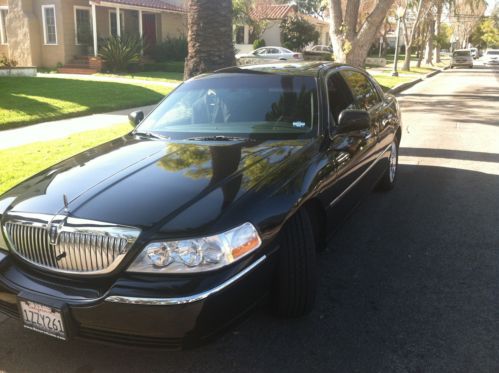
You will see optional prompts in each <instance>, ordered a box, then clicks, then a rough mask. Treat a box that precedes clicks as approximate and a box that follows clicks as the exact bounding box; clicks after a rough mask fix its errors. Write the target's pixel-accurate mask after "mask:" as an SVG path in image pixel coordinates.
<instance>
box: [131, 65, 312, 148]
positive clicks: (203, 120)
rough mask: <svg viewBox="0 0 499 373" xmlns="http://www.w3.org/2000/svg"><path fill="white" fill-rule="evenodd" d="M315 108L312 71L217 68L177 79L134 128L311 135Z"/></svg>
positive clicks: (185, 133)
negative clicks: (188, 78) (172, 88)
mask: <svg viewBox="0 0 499 373" xmlns="http://www.w3.org/2000/svg"><path fill="white" fill-rule="evenodd" d="M317 113H318V105H317V87H316V80H315V78H313V77H300V76H284V75H276V74H264V73H241V74H239V73H225V74H222V73H221V74H214V75H209V76H206V77H202V78H200V79H194V80H191V81H188V82H186V83H184V84H182V85H181V86H180V87H179V88H177V89H176V90H175V91H174V92H172V93H171V94H170V95H169V96H168V97H167V98H166V99H165V100H163V102H162V103H161V104H160V105H159V106H158V107H157V108H156V109H155V110H154V111H153V112H152V113H151V114H150V115H149V116H148V117H147V119H146V120H145V121H144V122H143V123H142V124H141V125H140V126H139V127H138V128H137V132H157V133H160V134H161V135H162V136H167V137H170V138H173V139H189V138H193V137H196V136H204V137H206V136H221V135H223V136H238V137H245V138H273V139H281V138H286V139H289V138H302V137H311V136H313V133H314V129H315V127H316V121H317ZM315 132H316V131H315Z"/></svg>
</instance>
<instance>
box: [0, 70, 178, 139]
mask: <svg viewBox="0 0 499 373" xmlns="http://www.w3.org/2000/svg"><path fill="white" fill-rule="evenodd" d="M170 91H171V88H167V87H162V86H160V85H153V84H151V85H139V84H133V83H130V84H123V83H111V82H97V81H87V80H77V79H74V80H73V79H55V78H18V77H4V78H0V130H5V129H9V128H14V127H21V126H25V125H28V124H34V123H39V122H44V121H49V120H56V119H62V118H68V117H75V116H81V115H87V114H94V113H103V112H108V111H113V110H120V109H126V108H131V107H137V106H144V105H151V104H155V103H157V102H158V101H160V100H161V99H162V98H163V97H164V96H165V95H166V94H168V93H169V92H170Z"/></svg>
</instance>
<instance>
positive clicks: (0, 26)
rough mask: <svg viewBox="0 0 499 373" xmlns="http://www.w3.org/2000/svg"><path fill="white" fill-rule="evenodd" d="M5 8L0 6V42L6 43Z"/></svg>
mask: <svg viewBox="0 0 499 373" xmlns="http://www.w3.org/2000/svg"><path fill="white" fill-rule="evenodd" d="M7 12H8V10H7V8H4V7H0V44H7V23H6V21H5V19H6V17H7Z"/></svg>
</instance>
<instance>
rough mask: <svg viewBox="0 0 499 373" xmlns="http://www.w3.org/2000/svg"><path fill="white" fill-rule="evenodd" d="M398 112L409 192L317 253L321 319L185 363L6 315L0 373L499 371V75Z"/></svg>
mask: <svg viewBox="0 0 499 373" xmlns="http://www.w3.org/2000/svg"><path fill="white" fill-rule="evenodd" d="M400 103H401V106H402V108H403V115H404V133H403V141H402V147H401V150H400V153H401V158H400V167H399V175H398V177H399V179H398V185H397V186H396V188H395V190H393V191H392V192H390V193H386V194H385V193H372V194H370V195H369V196H368V198H367V199H366V200H365V201H364V202H363V203H362V204H361V205H360V206H359V207H358V208H357V210H356V211H355V213H354V214H353V215H352V216H351V218H350V219H349V220H348V221H347V222H346V223H345V224H344V225H343V227H342V228H341V229H340V230H339V232H338V233H337V234H336V235H335V237H334V238H333V239H332V240H331V242H330V244H329V249H328V250H327V251H326V252H324V253H321V254H320V255H319V257H318V260H319V269H318V270H319V277H320V289H319V293H318V300H317V305H316V307H315V310H314V311H313V312H312V314H311V315H310V316H308V317H306V318H303V319H298V320H278V319H275V318H273V317H272V316H270V315H269V314H268V313H267V312H266V310H265V309H263V308H262V309H259V310H257V311H256V312H255V313H254V314H253V315H252V316H251V317H250V318H249V319H248V320H246V321H245V322H244V323H242V324H241V325H239V326H237V327H236V328H235V329H233V330H231V331H230V332H228V333H227V334H225V335H224V336H222V337H221V338H219V339H218V340H216V341H214V342H212V343H211V344H209V345H206V346H204V347H201V348H198V349H195V350H190V351H181V352H163V351H147V350H146V351H144V350H133V349H130V348H121V347H108V346H103V345H100V344H93V343H90V342H83V341H77V340H76V341H70V342H68V343H63V342H59V341H57V340H55V339H51V338H48V337H45V336H43V335H39V334H36V333H34V332H31V331H28V330H23V329H22V327H21V326H20V325H19V323H18V322H17V321H13V320H9V319H6V318H4V317H0V344H1V346H2V348H1V349H0V370H4V371H7V372H17V371H46V372H99V371H106V372H109V371H163V372H184V371H190V372H232V371H234V372H236V371H237V372H311V371H321V372H497V371H499V69H497V68H496V69H491V68H485V67H481V66H477V67H476V68H474V69H454V70H448V71H445V72H443V73H441V74H438V75H437V76H435V77H433V78H430V79H427V80H425V81H424V82H422V83H420V84H418V85H416V86H415V87H413V88H411V89H410V90H408V91H405V92H404V93H402V94H401V95H400Z"/></svg>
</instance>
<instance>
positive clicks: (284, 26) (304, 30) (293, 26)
mask: <svg viewBox="0 0 499 373" xmlns="http://www.w3.org/2000/svg"><path fill="white" fill-rule="evenodd" d="M318 39H319V32H318V31H317V30H316V29H315V26H314V25H313V24H311V23H310V22H308V21H307V20H305V19H304V18H302V17H300V16H294V17H288V18H285V19H283V20H282V22H281V40H282V44H283V45H284V46H285V47H286V48H289V49H292V50H302V49H303V48H304V47H305V46H306V45H307V44H309V43H312V42H317V40H318Z"/></svg>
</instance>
